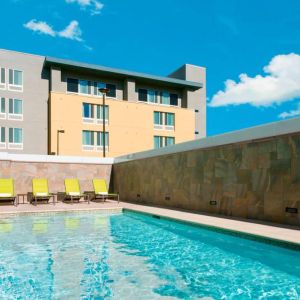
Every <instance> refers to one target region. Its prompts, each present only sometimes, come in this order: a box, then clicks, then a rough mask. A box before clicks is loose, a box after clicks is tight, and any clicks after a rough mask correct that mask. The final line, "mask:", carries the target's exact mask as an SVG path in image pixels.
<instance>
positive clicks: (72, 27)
mask: <svg viewBox="0 0 300 300" xmlns="http://www.w3.org/2000/svg"><path fill="white" fill-rule="evenodd" d="M24 27H25V28H27V29H29V30H32V31H36V32H38V33H40V34H45V35H50V36H52V37H57V36H58V37H62V38H66V39H69V40H74V41H78V42H82V41H83V39H82V38H81V35H82V31H81V29H80V27H79V23H78V22H77V21H76V20H73V21H71V22H70V24H69V25H68V26H67V27H66V28H64V29H63V30H61V31H55V30H54V29H53V28H52V26H51V25H48V24H47V23H46V22H44V21H37V20H35V19H32V20H30V21H29V22H27V23H26V24H24Z"/></svg>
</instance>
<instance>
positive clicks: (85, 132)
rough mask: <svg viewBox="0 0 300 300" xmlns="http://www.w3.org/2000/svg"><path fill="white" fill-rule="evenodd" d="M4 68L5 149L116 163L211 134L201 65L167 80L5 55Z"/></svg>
mask: <svg viewBox="0 0 300 300" xmlns="http://www.w3.org/2000/svg"><path fill="white" fill-rule="evenodd" d="M0 68H1V77H0V96H1V111H0V127H1V134H0V151H7V152H17V153H22V152H23V153H34V154H47V153H48V154H59V155H78V156H102V153H103V145H104V144H105V150H106V156H109V157H114V156H118V155H123V154H127V153H132V152H137V151H142V150H148V149H153V148H159V147H164V146H168V145H172V144H175V143H180V142H184V141H188V140H192V139H194V138H201V137H204V136H205V134H206V92H205V68H202V67H197V66H193V65H184V66H183V67H181V68H180V69H178V70H177V71H175V72H174V73H172V74H171V75H169V76H168V77H162V76H154V75H148V74H142V73H137V72H130V71H124V70H119V69H113V68H107V67H102V66H98V65H91V64H84V63H79V62H74V61H68V60H63V59H56V58H50V57H43V56H36V55H30V54H24V53H18V52H14V51H8V50H0ZM101 88H107V89H108V92H107V94H106V103H105V107H103V95H102V94H101V92H100V89H101ZM103 116H105V118H103ZM103 122H104V123H105V128H104V126H103ZM104 130H105V131H104Z"/></svg>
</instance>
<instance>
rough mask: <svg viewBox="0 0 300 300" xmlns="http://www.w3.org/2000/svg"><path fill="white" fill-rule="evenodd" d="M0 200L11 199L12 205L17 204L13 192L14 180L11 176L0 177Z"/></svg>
mask: <svg viewBox="0 0 300 300" xmlns="http://www.w3.org/2000/svg"><path fill="white" fill-rule="evenodd" d="M0 201H1V202H2V201H11V202H12V203H13V204H14V205H18V203H17V201H16V195H15V192H14V180H13V179H12V178H7V179H4V178H1V179H0Z"/></svg>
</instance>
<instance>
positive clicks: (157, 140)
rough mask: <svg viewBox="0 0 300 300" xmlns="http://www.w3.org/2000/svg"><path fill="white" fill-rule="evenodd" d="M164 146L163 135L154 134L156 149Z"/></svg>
mask: <svg viewBox="0 0 300 300" xmlns="http://www.w3.org/2000/svg"><path fill="white" fill-rule="evenodd" d="M162 147H163V137H162V136H154V149H158V148H162Z"/></svg>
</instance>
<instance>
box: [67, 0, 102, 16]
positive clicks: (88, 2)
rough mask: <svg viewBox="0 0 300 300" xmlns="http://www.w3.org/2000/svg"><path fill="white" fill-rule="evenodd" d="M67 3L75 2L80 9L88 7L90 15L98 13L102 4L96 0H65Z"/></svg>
mask: <svg viewBox="0 0 300 300" xmlns="http://www.w3.org/2000/svg"><path fill="white" fill-rule="evenodd" d="M66 2H67V3H77V4H78V5H79V6H80V7H81V8H82V9H87V8H88V9H89V10H90V12H91V14H92V15H98V14H100V12H101V10H102V8H103V6H104V4H103V3H101V2H100V1H97V0H66Z"/></svg>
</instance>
